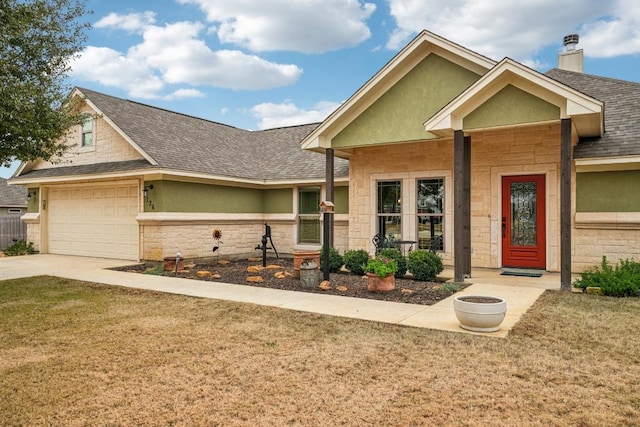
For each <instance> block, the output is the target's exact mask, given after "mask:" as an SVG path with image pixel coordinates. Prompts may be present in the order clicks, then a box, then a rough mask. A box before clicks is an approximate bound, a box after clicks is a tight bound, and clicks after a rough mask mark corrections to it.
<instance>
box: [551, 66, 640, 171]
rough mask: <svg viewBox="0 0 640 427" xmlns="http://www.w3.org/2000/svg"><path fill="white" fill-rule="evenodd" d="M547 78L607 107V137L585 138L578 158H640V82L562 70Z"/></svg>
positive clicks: (581, 142) (576, 149) (577, 151)
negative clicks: (633, 156)
mask: <svg viewBox="0 0 640 427" xmlns="http://www.w3.org/2000/svg"><path fill="white" fill-rule="evenodd" d="M546 75H547V76H549V77H551V78H552V79H554V80H557V81H559V82H560V83H563V84H565V85H567V86H569V87H571V88H573V89H575V90H577V91H580V92H582V93H584V94H586V95H589V96H591V97H593V98H596V99H598V100H600V101H602V102H604V104H605V106H604V128H605V133H604V135H603V136H602V137H601V138H585V139H581V140H580V141H579V143H578V145H577V146H576V147H575V149H574V152H573V153H574V157H575V158H577V159H580V158H592V157H613V156H631V155H640V140H639V139H638V135H640V83H635V82H628V81H624V80H617V79H611V78H607V77H600V76H594V75H590V74H583V73H576V72H573V71H566V70H560V69H558V68H554V69H553V70H550V71H548V72H547V73H546Z"/></svg>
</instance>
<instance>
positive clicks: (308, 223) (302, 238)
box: [298, 187, 320, 244]
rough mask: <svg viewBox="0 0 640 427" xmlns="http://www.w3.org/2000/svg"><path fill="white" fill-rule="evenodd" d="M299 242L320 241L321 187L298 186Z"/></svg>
mask: <svg viewBox="0 0 640 427" xmlns="http://www.w3.org/2000/svg"><path fill="white" fill-rule="evenodd" d="M298 243H310V244H319V243H320V187H300V188H298Z"/></svg>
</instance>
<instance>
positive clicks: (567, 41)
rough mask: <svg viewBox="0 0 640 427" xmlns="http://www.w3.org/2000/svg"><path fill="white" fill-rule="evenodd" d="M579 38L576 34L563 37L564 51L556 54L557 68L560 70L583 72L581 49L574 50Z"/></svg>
mask: <svg viewBox="0 0 640 427" xmlns="http://www.w3.org/2000/svg"><path fill="white" fill-rule="evenodd" d="M579 40H580V37H579V36H578V35H577V34H569V35H567V36H564V47H565V51H564V52H560V54H558V68H560V69H561V70H567V71H574V72H576V73H582V72H583V66H584V54H583V52H582V49H580V50H576V45H577V44H578V41H579Z"/></svg>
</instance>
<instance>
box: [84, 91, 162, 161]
mask: <svg viewBox="0 0 640 427" xmlns="http://www.w3.org/2000/svg"><path fill="white" fill-rule="evenodd" d="M72 95H79V96H81V97H82V99H83V101H84V102H86V103H87V105H89V107H91V108H92V109H93V110H94V111H95V112H96V113H98V114H99V115H100V117H101V118H102V119H104V121H106V122H107V123H108V124H109V126H111V127H112V128H113V129H115V131H116V132H117V133H118V134H119V135H120V136H121V137H122V138H124V140H125V141H127V142H128V143H129V144H130V145H131V146H132V147H133V148H134V149H135V150H136V151H137V152H138V153H139V154H140V155H141V156H142V157H144V158H145V159H146V160H147V161H148V162H149V163H151V164H152V165H154V166H158V162H157V161H156V160H155V159H154V158H153V157H151V156H150V155H149V154H148V153H147V152H146V151H144V150H143V149H142V148H141V147H140V146H139V145H138V144H136V143H135V142H134V141H133V139H131V138H130V137H129V135H127V134H126V133H124V132H123V131H122V129H120V128H119V127H118V126H117V125H116V124H115V123H114V122H113V121H112V120H111V119H110V118H109V116H107V115H106V114H104V113H103V112H102V111H101V110H100V109H99V108H98V107H97V106H96V105H95V104H94V103H93V102H91V100H90V99H89V98H88V97H87V96H86V95H85V94H83V93H82V91H81V90H80V89H78V88H76V89H75V90H74V92H73V94H72Z"/></svg>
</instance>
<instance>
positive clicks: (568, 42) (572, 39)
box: [564, 34, 580, 50]
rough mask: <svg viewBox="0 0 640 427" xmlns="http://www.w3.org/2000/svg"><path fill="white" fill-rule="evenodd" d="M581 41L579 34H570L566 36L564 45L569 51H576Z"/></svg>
mask: <svg viewBox="0 0 640 427" xmlns="http://www.w3.org/2000/svg"><path fill="white" fill-rule="evenodd" d="M579 41H580V36H579V35H578V34H568V35H566V36H564V45H565V46H566V48H567V50H575V49H576V45H577V44H578V42H579Z"/></svg>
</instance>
